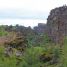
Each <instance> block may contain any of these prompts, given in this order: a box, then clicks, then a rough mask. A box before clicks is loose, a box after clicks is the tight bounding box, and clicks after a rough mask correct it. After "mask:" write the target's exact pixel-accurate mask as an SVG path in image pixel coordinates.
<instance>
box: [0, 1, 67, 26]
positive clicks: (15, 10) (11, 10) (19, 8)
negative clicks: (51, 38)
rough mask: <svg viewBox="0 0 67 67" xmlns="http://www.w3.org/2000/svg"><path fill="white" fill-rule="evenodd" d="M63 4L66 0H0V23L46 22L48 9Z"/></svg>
mask: <svg viewBox="0 0 67 67" xmlns="http://www.w3.org/2000/svg"><path fill="white" fill-rule="evenodd" d="M65 4H67V0H0V25H11V24H12V25H16V24H19V25H24V26H31V27H33V26H36V25H37V24H38V23H46V22H47V17H48V15H49V12H50V10H52V9H54V8H56V7H60V6H63V5H65Z"/></svg>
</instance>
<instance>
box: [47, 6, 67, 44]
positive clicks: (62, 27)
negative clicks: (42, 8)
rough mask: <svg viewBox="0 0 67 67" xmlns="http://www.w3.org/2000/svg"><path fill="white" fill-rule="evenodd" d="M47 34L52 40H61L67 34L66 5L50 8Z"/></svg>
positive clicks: (57, 41)
mask: <svg viewBox="0 0 67 67" xmlns="http://www.w3.org/2000/svg"><path fill="white" fill-rule="evenodd" d="M47 28H48V35H49V36H50V38H51V39H52V41H54V42H56V43H59V42H62V40H63V37H64V36H65V35H67V6H62V7H59V8H55V9H53V10H51V12H50V15H49V16H48V19H47Z"/></svg>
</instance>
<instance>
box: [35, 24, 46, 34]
mask: <svg viewBox="0 0 67 67" xmlns="http://www.w3.org/2000/svg"><path fill="white" fill-rule="evenodd" d="M46 27H47V26H46V24H44V23H39V24H38V26H36V27H34V31H35V32H36V33H38V34H45V33H46V29H47V28H46Z"/></svg>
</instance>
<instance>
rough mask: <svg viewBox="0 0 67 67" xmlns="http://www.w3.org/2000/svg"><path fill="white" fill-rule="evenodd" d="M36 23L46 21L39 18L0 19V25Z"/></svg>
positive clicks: (33, 24)
mask: <svg viewBox="0 0 67 67" xmlns="http://www.w3.org/2000/svg"><path fill="white" fill-rule="evenodd" d="M38 23H46V20H40V19H0V25H16V24H19V25H23V26H26V27H28V26H31V27H34V26H37V25H38Z"/></svg>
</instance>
